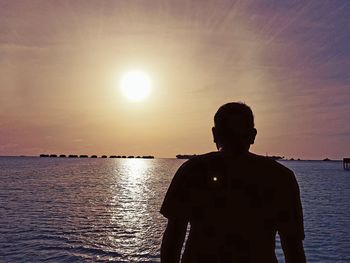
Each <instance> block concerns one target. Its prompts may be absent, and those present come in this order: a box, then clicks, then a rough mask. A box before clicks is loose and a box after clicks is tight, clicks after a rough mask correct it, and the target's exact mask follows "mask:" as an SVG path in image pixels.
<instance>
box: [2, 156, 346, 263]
mask: <svg viewBox="0 0 350 263" xmlns="http://www.w3.org/2000/svg"><path fill="white" fill-rule="evenodd" d="M183 162H184V160H179V159H109V158H108V159H102V158H96V159H94V158H74V159H73V158H39V157H1V158H0V262H160V244H161V238H162V234H163V231H164V229H165V226H166V219H165V218H163V217H162V215H161V214H160V213H159V209H160V205H161V203H162V201H163V197H164V194H165V192H166V190H167V187H168V186H169V183H170V181H171V179H172V177H173V175H174V173H175V171H176V170H177V169H178V167H179V166H180V165H181V164H182V163H183ZM281 163H282V164H283V165H285V166H287V167H289V168H290V169H292V170H293V171H294V172H295V175H296V177H297V180H298V182H299V186H300V190H301V198H302V204H303V208H304V221H305V222H304V224H305V233H306V238H305V241H304V246H305V252H306V256H307V260H308V262H320V263H321V262H322V263H327V262H332V263H333V262H350V171H345V170H344V169H343V167H342V162H339V161H328V162H325V161H281ZM276 243H277V244H276V254H277V256H278V260H279V262H284V259H283V254H282V250H281V246H280V244H279V241H278V240H277V242H276Z"/></svg>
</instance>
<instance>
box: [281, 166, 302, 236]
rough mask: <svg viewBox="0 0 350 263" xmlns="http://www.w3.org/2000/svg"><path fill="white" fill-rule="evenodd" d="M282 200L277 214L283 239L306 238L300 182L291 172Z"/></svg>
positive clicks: (283, 190) (283, 189)
mask: <svg viewBox="0 0 350 263" xmlns="http://www.w3.org/2000/svg"><path fill="white" fill-rule="evenodd" d="M281 190H282V198H281V203H280V208H279V210H278V212H277V230H278V233H279V235H280V237H281V238H289V237H292V238H297V239H300V240H303V239H304V238H305V233H304V222H303V209H302V205H301V200H300V191H299V186H298V182H297V180H296V178H295V175H294V173H292V172H290V176H289V177H288V181H287V184H286V185H285V186H284V187H283V188H282V189H281Z"/></svg>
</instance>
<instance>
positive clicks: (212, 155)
mask: <svg viewBox="0 0 350 263" xmlns="http://www.w3.org/2000/svg"><path fill="white" fill-rule="evenodd" d="M220 158H221V156H220V153H219V152H208V153H204V154H198V155H195V156H193V157H192V158H190V159H188V160H187V161H186V162H184V163H183V164H182V165H181V166H180V168H179V172H188V171H192V172H194V171H198V170H202V169H205V167H206V166H208V164H212V163H215V162H217V161H218V160H220Z"/></svg>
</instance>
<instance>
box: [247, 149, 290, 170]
mask: <svg viewBox="0 0 350 263" xmlns="http://www.w3.org/2000/svg"><path fill="white" fill-rule="evenodd" d="M250 156H251V159H252V160H253V161H255V162H257V165H259V164H260V165H261V166H263V167H266V168H267V169H273V170H275V171H278V172H280V173H285V174H293V171H292V170H290V169H289V168H288V167H286V166H284V165H283V164H281V163H280V162H277V161H276V160H274V159H271V158H269V157H266V156H262V155H258V154H254V153H251V154H250Z"/></svg>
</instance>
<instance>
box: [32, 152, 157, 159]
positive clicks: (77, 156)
mask: <svg viewBox="0 0 350 263" xmlns="http://www.w3.org/2000/svg"><path fill="white" fill-rule="evenodd" d="M39 157H42V158H48V157H51V158H55V157H61V158H65V157H67V156H66V155H65V154H60V155H59V156H58V155H57V154H44V153H42V154H40V155H39ZM68 158H89V156H88V155H87V154H81V155H77V154H70V155H68ZM90 158H98V156H97V155H91V156H90ZM101 158H108V157H107V155H102V156H101ZM109 158H128V159H132V158H138V159H140V158H142V159H154V156H153V155H144V156H137V157H135V156H134V155H129V156H126V155H123V156H121V155H110V156H109Z"/></svg>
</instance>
